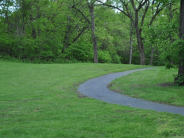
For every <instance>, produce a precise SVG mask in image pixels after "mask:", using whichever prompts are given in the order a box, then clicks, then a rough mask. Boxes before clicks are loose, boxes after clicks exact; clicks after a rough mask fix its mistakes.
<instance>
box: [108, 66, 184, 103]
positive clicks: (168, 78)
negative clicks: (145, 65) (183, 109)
mask: <svg viewBox="0 0 184 138" xmlns="http://www.w3.org/2000/svg"><path fill="white" fill-rule="evenodd" d="M176 74H177V69H165V68H164V67H158V68H156V69H153V70H145V71H141V72H135V73H132V74H129V75H128V76H124V77H121V78H118V79H116V80H114V81H113V82H111V86H112V87H111V88H110V89H112V90H114V91H117V92H119V93H121V94H125V95H128V96H131V97H136V98H140V99H145V100H148V101H153V102H159V103H164V104H169V105H175V106H184V87H180V86H174V77H173V75H176Z"/></svg>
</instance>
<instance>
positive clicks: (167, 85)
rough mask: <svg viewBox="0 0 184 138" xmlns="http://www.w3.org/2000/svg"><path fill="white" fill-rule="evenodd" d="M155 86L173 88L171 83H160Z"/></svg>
mask: <svg viewBox="0 0 184 138" xmlns="http://www.w3.org/2000/svg"><path fill="white" fill-rule="evenodd" d="M157 85H159V86H162V87H169V86H174V83H173V82H166V83H160V84H157Z"/></svg>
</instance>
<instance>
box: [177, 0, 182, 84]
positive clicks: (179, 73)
mask: <svg viewBox="0 0 184 138" xmlns="http://www.w3.org/2000/svg"><path fill="white" fill-rule="evenodd" d="M179 37H180V39H181V40H182V41H181V43H180V44H179V45H180V51H179V70H178V75H177V77H176V78H175V83H177V84H179V85H182V86H184V0H181V2H180V27H179Z"/></svg>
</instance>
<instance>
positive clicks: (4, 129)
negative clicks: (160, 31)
mask: <svg viewBox="0 0 184 138" xmlns="http://www.w3.org/2000/svg"><path fill="white" fill-rule="evenodd" d="M141 67H145V66H135V65H116V64H88V63H83V64H82V63H81V64H24V63H12V62H5V61H0V137H1V138H35V137H36V138H42V137H43V138H45V137H50V138H65V137H66V138H72V137H74V138H82V137H83V138H94V137H95V138H112V137H114V138H116V137H117V138H119V137H122V138H125V137H128V138H138V137H143V138H150V137H152V138H159V137H183V136H184V116H182V115H176V114H169V113H158V112H155V111H150V110H142V109H136V108H131V107H126V106H120V105H114V104H109V103H105V102H102V101H99V100H95V99H92V98H87V97H83V96H81V95H79V94H78V92H77V87H78V86H79V85H80V84H81V83H83V82H85V81H86V80H88V79H90V78H94V77H98V76H101V75H105V74H108V73H113V72H120V71H125V70H130V69H135V68H141Z"/></svg>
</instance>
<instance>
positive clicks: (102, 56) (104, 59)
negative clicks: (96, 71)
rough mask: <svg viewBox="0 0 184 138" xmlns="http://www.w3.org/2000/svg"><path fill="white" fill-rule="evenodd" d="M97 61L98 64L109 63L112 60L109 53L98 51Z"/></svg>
mask: <svg viewBox="0 0 184 138" xmlns="http://www.w3.org/2000/svg"><path fill="white" fill-rule="evenodd" d="M98 61H99V62H100V63H111V62H112V59H111V56H110V54H109V51H102V50H99V51H98Z"/></svg>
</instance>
